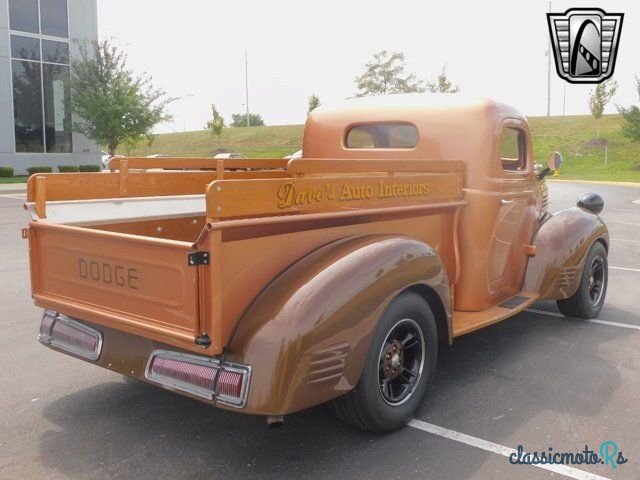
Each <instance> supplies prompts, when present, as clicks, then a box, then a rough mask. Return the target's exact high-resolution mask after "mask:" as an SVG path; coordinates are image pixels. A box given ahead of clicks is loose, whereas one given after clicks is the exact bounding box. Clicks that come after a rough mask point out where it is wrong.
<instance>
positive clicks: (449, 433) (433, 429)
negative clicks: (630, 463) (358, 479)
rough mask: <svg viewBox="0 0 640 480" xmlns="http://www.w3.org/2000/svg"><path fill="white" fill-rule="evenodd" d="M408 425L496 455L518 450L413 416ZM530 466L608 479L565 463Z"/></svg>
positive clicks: (586, 478) (579, 479)
mask: <svg viewBox="0 0 640 480" xmlns="http://www.w3.org/2000/svg"><path fill="white" fill-rule="evenodd" d="M409 426H410V427H413V428H416V429H418V430H422V431H423V432H428V433H431V434H433V435H438V436H440V437H444V438H448V439H449V440H454V441H456V442H460V443H464V444H466V445H470V446H472V447H476V448H479V449H481V450H486V451H487V452H491V453H497V454H498V455H502V456H504V457H509V456H511V454H514V453H515V454H516V455H517V454H518V451H517V450H515V449H513V448H510V447H505V446H504V445H500V444H498V443H493V442H490V441H488V440H483V439H482V438H478V437H472V436H471V435H467V434H465V433H460V432H456V431H455V430H449V429H448V428H444V427H439V426H438V425H433V424H432V423H427V422H423V421H422V420H416V419H415V418H414V419H413V420H411V421H410V422H409ZM532 466H533V467H538V468H542V469H544V470H549V471H551V472H555V473H559V474H560V475H564V476H566V477H569V478H575V479H577V480H610V479H608V478H607V477H602V476H600V475H596V474H595V473H589V472H585V471H584V470H579V469H577V468H573V467H569V466H567V465H532Z"/></svg>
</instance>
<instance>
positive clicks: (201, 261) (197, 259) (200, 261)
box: [187, 252, 209, 267]
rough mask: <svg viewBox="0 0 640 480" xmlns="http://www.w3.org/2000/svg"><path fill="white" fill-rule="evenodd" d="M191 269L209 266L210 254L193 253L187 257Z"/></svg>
mask: <svg viewBox="0 0 640 480" xmlns="http://www.w3.org/2000/svg"><path fill="white" fill-rule="evenodd" d="M187 260H188V263H189V266H190V267H195V266H197V265H209V252H191V253H189V255H187Z"/></svg>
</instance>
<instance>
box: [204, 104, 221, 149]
mask: <svg viewBox="0 0 640 480" xmlns="http://www.w3.org/2000/svg"><path fill="white" fill-rule="evenodd" d="M204 128H205V129H206V130H209V131H210V132H211V135H215V136H216V137H217V138H218V148H221V147H222V145H221V143H220V135H222V130H224V118H222V115H220V113H219V112H218V109H217V108H216V106H215V105H214V104H213V103H212V104H211V120H209V121H208V122H207V124H206V125H205V127H204Z"/></svg>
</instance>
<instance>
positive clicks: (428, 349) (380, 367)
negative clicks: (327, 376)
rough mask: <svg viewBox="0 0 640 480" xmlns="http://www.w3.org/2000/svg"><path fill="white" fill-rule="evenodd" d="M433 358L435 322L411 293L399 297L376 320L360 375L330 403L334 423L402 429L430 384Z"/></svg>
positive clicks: (367, 427) (436, 341) (375, 430)
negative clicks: (345, 390)
mask: <svg viewBox="0 0 640 480" xmlns="http://www.w3.org/2000/svg"><path fill="white" fill-rule="evenodd" d="M437 355H438V336H437V328H436V323H435V318H434V316H433V313H432V312H431V309H430V308H429V305H428V304H427V302H426V301H425V300H424V299H423V298H422V297H420V296H419V295H418V294H416V293H413V292H407V293H403V294H401V295H400V296H398V297H397V298H396V299H395V300H394V301H393V302H392V303H391V304H390V305H389V307H388V308H387V310H386V311H385V313H384V314H383V315H382V317H381V318H380V322H379V323H378V327H377V329H376V331H375V333H374V335H373V339H372V342H371V347H370V349H369V353H368V355H367V359H366V361H365V366H364V370H363V372H362V376H361V377H360V380H359V381H358V384H357V385H356V387H355V388H354V389H353V390H352V391H351V392H349V393H348V394H346V395H344V396H342V397H340V398H337V399H335V400H333V401H332V402H331V404H330V408H331V411H332V412H333V413H334V415H336V416H337V417H338V418H339V419H341V420H342V421H344V422H346V423H350V424H352V425H354V426H357V427H359V428H362V429H364V430H369V431H373V432H386V431H391V430H395V429H397V428H399V427H402V426H403V425H405V424H406V423H407V422H408V421H409V420H411V418H413V414H414V413H415V411H416V410H417V408H418V406H419V405H420V403H421V401H422V399H423V398H424V396H425V394H426V392H427V388H428V387H429V385H430V384H431V382H432V380H433V376H434V372H435V366H436V359H437Z"/></svg>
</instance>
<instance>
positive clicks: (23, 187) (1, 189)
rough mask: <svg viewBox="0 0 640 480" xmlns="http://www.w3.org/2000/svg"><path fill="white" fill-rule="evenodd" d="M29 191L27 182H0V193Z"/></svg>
mask: <svg viewBox="0 0 640 480" xmlns="http://www.w3.org/2000/svg"><path fill="white" fill-rule="evenodd" d="M26 191H27V184H26V183H5V184H0V195H2V194H3V193H24V192H26Z"/></svg>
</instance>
